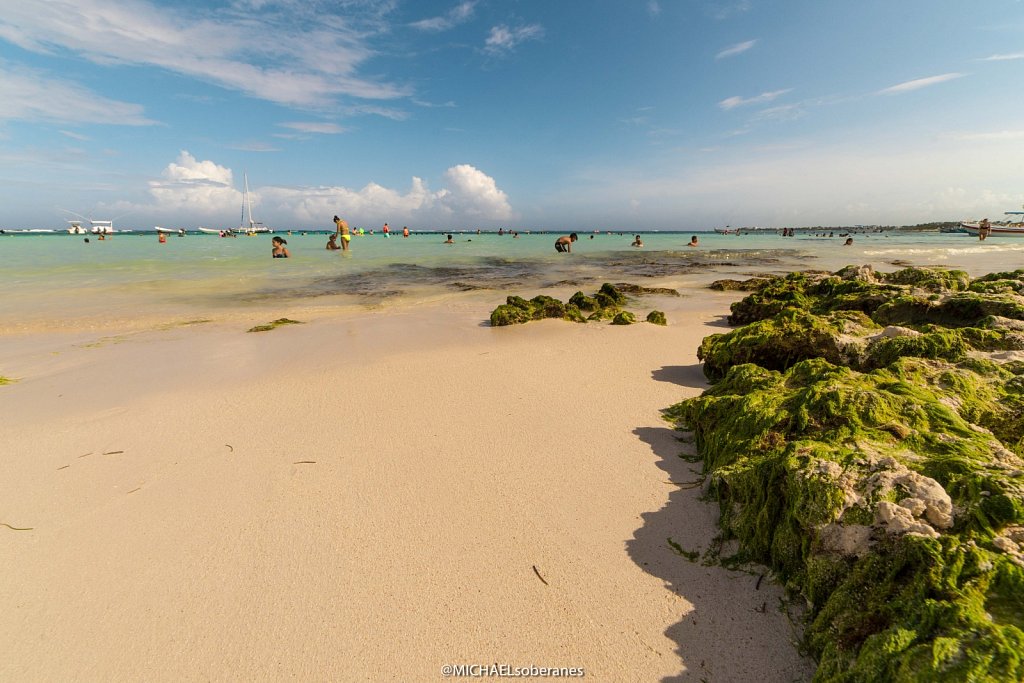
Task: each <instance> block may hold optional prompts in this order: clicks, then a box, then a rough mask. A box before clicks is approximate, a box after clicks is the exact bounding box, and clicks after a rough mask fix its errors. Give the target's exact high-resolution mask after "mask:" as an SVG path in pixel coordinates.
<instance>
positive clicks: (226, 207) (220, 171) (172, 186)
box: [135, 150, 242, 220]
mask: <svg viewBox="0 0 1024 683" xmlns="http://www.w3.org/2000/svg"><path fill="white" fill-rule="evenodd" d="M149 193H150V195H152V197H153V200H154V205H153V206H151V207H147V209H142V210H149V211H152V212H154V213H157V214H160V213H163V214H165V215H174V216H175V218H177V216H178V215H179V214H180V213H182V212H184V213H187V214H189V215H193V216H197V217H200V218H204V219H207V220H209V219H217V218H223V219H226V218H227V217H228V216H231V215H232V213H233V209H235V208H237V207H239V206H241V201H242V196H241V193H240V192H239V191H238V190H236V189H235V188H234V182H233V174H232V173H231V169H229V168H226V167H224V166H219V165H217V164H215V163H214V162H212V161H197V160H196V158H195V157H194V156H192V155H191V154H190V153H189V152H187V151H184V150H182V152H181V154H179V155H178V158H177V159H176V160H175V161H172V162H171V163H170V164H168V165H167V167H166V168H165V169H164V171H163V173H162V174H161V179H160V180H151V181H150V182H149ZM135 210H140V209H139V208H138V207H135ZM171 212H173V214H172V213H171ZM165 220H166V219H165Z"/></svg>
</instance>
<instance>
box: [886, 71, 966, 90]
mask: <svg viewBox="0 0 1024 683" xmlns="http://www.w3.org/2000/svg"><path fill="white" fill-rule="evenodd" d="M963 76H964V74H961V73H948V74H941V75H939V76H929V77H928V78H918V79H915V80H913V81H906V82H904V83H898V84H896V85H893V86H889V87H888V88H885V89H884V90H879V91H878V93H879V94H880V95H894V94H899V93H905V92H910V91H911V90H920V89H921V88H927V87H928V86H930V85H936V84H938V83H945V82H946V81H951V80H953V79H955V78H961V77H963Z"/></svg>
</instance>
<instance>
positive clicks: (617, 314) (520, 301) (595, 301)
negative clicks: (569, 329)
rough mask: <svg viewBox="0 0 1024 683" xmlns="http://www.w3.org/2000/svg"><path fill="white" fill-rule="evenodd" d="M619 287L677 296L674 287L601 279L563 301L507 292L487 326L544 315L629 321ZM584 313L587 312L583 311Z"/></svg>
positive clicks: (619, 322)
mask: <svg viewBox="0 0 1024 683" xmlns="http://www.w3.org/2000/svg"><path fill="white" fill-rule="evenodd" d="M619 287H622V288H623V289H625V290H628V291H630V292H632V293H634V294H663V295H669V296H671V295H675V296H679V292H677V291H676V290H674V289H665V288H651V287H641V286H640V285H630V284H628V283H626V284H622V285H612V284H609V283H605V284H603V285H601V289H600V290H599V291H597V292H596V293H595V294H594V295H593V296H588V295H586V294H584V293H583V292H576V293H575V294H573V295H572V296H571V297H570V298H569V301H568V302H567V303H563V302H562V301H559V300H558V299H555V298H553V297H550V296H547V295H544V294H541V295H538V296H535V297H534V298H532V299H530V300H529V301H527V300H526V299H524V298H522V297H519V296H509V297H507V298H506V300H505V303H504V304H501V305H500V306H498V307H497V308H495V309H494V310H493V311H491V315H490V322H491V326H492V327H503V326H505V325H517V324H521V323H526V322H530V321H531V320H544V319H546V318H557V319H562V320H569V321H572V322H579V323H585V322H588V321H602V320H610V321H612V324H613V325H630V324H632V323H634V322H636V316H635V314H633V313H632V312H629V311H625V310H623V309H622V306H623V305H624V304H625V303H626V302H627V301H628V299H627V297H626V295H625V294H624V293H623V292H622V291H621V290H620V289H619ZM585 313H586V314H587V315H584V314H585ZM662 315H664V314H662Z"/></svg>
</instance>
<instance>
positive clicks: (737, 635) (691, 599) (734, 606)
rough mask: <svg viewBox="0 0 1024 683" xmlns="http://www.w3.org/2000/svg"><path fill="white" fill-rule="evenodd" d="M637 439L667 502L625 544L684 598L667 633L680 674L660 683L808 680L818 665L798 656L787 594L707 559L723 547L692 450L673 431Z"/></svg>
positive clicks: (645, 432) (644, 431)
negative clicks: (652, 460)
mask: <svg viewBox="0 0 1024 683" xmlns="http://www.w3.org/2000/svg"><path fill="white" fill-rule="evenodd" d="M634 434H636V436H637V438H639V439H640V440H641V441H643V442H644V443H646V444H647V445H649V446H650V447H651V450H652V452H653V453H654V455H655V456H657V457H658V458H659V462H658V467H659V468H660V469H661V470H662V472H664V475H665V477H664V480H665V486H666V487H668V488H670V493H669V499H668V502H667V503H666V504H665V505H664V506H663V507H662V508H661V509H660V510H657V511H655V512H648V513H644V514H643V515H641V517H642V519H643V526H642V527H640V528H639V529H637V531H636V532H635V534H634V536H633V539H632V540H630V541H628V542H627V543H626V549H627V552H628V553H629V556H630V558H631V559H632V560H633V561H634V562H635V563H636V564H637V565H638V566H639V567H640V568H641V569H643V570H644V571H645V572H647V573H648V574H651V575H652V576H656V577H658V578H659V579H661V580H662V581H664V582H665V587H666V588H667V589H668V590H669V591H671V592H672V593H674V594H675V595H677V596H679V598H680V600H679V601H678V609H679V619H680V620H679V621H678V622H677V623H675V624H673V625H672V626H670V627H669V628H668V629H667V630H666V631H665V635H666V636H667V637H668V638H669V639H671V640H672V641H673V642H674V643H675V644H676V647H675V652H676V655H678V656H679V658H680V659H681V660H682V662H681V665H682V671H680V672H679V673H678V674H676V675H674V676H671V677H668V678H664V679H662V680H663V682H665V683H675V682H680V683H682V682H685V683H697V682H700V681H708V682H714V681H737V682H742V681H759V682H766V683H771V682H779V683H782V682H785V683H791V682H793V681H808V680H810V679H811V677H812V676H813V674H814V669H815V664H814V662H813V660H811V659H810V658H807V657H801V656H800V655H799V654H798V651H797V640H798V638H799V630H798V628H797V627H796V626H794V624H793V621H792V620H791V619H792V617H791V616H790V614H789V613H788V612H787V611H786V610H785V609H784V604H785V603H784V593H783V590H782V588H781V587H780V586H778V585H776V584H774V583H772V582H771V580H770V579H769V578H768V577H767V576H762V575H763V574H764V572H766V571H767V570H765V569H756V571H736V570H730V569H726V568H724V567H722V566H720V565H719V564H717V562H715V561H713V560H706V558H708V557H709V551H713V550H714V549H715V548H716V546H717V545H718V544H719V539H718V516H719V514H718V506H717V504H715V503H714V502H709V501H707V500H706V499H705V495H704V494H705V489H706V487H705V481H704V477H703V475H702V473H701V464H700V462H699V461H698V462H694V461H693V452H694V450H693V445H692V444H689V443H684V442H682V441H680V436H681V435H682V433H681V432H677V431H675V430H673V429H671V428H668V427H666V428H663V429H662V428H650V427H643V428H638V429H636V430H634ZM724 554H725V553H724V551H723V555H724Z"/></svg>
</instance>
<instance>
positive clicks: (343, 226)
mask: <svg viewBox="0 0 1024 683" xmlns="http://www.w3.org/2000/svg"><path fill="white" fill-rule="evenodd" d="M334 225H335V226H337V230H336V231H335V233H334V234H336V235H337V236H338V237H340V238H341V250H342V251H348V243H349V242H351V241H352V233H351V231H350V230H349V229H348V223H347V222H346V221H345V219H344V218H338V217H337V216H335V217H334Z"/></svg>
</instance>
